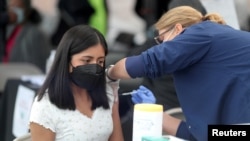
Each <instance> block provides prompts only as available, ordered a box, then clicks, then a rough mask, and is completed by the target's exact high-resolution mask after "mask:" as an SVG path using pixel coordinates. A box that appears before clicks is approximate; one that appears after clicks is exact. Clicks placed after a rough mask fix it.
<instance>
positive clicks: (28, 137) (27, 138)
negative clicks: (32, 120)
mask: <svg viewBox="0 0 250 141" xmlns="http://www.w3.org/2000/svg"><path fill="white" fill-rule="evenodd" d="M13 141H31V134H30V133H28V134H25V135H23V136H20V137H17V138H15V139H14V140H13Z"/></svg>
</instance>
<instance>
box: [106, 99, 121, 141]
mask: <svg viewBox="0 0 250 141" xmlns="http://www.w3.org/2000/svg"><path fill="white" fill-rule="evenodd" d="M112 118H113V132H112V134H111V136H110V138H109V141H124V137H123V133H122V127H121V121H120V115H119V103H118V101H116V102H114V104H113V107H112Z"/></svg>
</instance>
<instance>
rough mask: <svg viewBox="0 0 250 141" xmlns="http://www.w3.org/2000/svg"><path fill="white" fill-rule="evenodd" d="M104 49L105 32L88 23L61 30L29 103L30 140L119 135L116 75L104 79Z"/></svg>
mask: <svg viewBox="0 0 250 141" xmlns="http://www.w3.org/2000/svg"><path fill="white" fill-rule="evenodd" d="M107 53H108V49H107V44H106V41H105V38H104V36H103V35H102V34H101V33H100V32H99V31H98V30H96V29H94V28H91V27H90V26H87V25H78V26H74V27H72V28H70V29H69V30H68V31H67V32H66V33H65V34H64V36H63V38H62V40H61V41H60V43H59V46H58V48H57V52H56V55H55V59H54V63H53V65H52V67H51V69H50V72H49V74H48V75H47V78H46V80H45V82H44V84H43V86H42V87H41V89H40V91H39V92H38V95H37V97H36V99H35V101H34V103H33V106H32V110H31V115H30V131H31V136H32V140H36V141H39V140H43V141H44V140H46V141H55V140H56V141H62V140H74V141H76V140H93V141H123V135H122V129H121V125H120V118H119V112H118V92H117V91H118V88H119V85H118V84H119V81H110V80H108V79H106V80H105V56H106V55H107ZM106 81H107V82H106Z"/></svg>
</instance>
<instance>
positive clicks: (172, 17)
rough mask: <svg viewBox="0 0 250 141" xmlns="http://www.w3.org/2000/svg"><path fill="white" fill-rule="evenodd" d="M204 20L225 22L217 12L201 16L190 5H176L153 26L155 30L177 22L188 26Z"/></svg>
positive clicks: (169, 26) (171, 25)
mask: <svg viewBox="0 0 250 141" xmlns="http://www.w3.org/2000/svg"><path fill="white" fill-rule="evenodd" d="M206 20H210V21H213V22H216V23H219V24H226V23H225V21H224V20H223V18H222V17H221V16H220V15H219V14H217V13H209V14H207V15H205V16H203V15H202V14H201V12H199V11H198V10H196V9H194V8H192V7H190V6H178V7H175V8H172V9H170V10H169V11H168V12H166V13H165V14H163V15H162V17H161V18H160V19H159V20H158V21H157V23H156V24H155V28H156V29H157V30H161V29H165V28H171V27H173V26H174V25H175V24H177V23H179V24H181V25H182V26H183V27H188V26H191V25H193V24H196V23H199V22H201V21H206Z"/></svg>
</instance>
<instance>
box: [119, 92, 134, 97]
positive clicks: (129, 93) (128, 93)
mask: <svg viewBox="0 0 250 141" xmlns="http://www.w3.org/2000/svg"><path fill="white" fill-rule="evenodd" d="M121 95H123V96H125V95H132V92H126V93H122V94H121Z"/></svg>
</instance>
